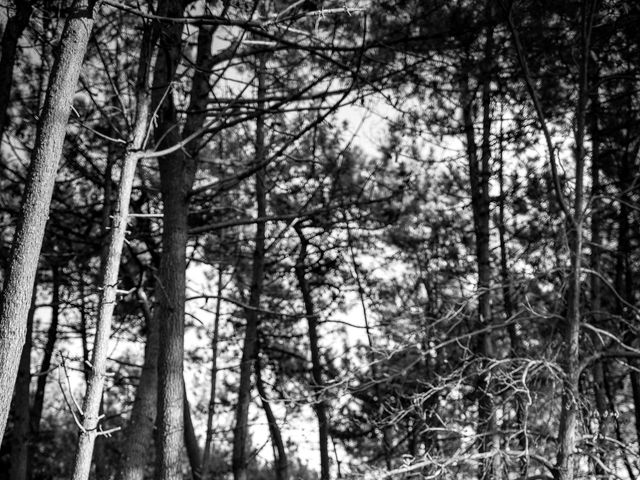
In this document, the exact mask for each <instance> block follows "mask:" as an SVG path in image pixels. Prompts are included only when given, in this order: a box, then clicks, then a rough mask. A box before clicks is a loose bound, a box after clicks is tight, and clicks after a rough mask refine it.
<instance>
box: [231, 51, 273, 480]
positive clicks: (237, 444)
mask: <svg viewBox="0 0 640 480" xmlns="http://www.w3.org/2000/svg"><path fill="white" fill-rule="evenodd" d="M264 67H265V58H264V56H261V57H260V65H259V67H258V68H259V71H258V111H262V110H263V108H264V101H263V98H264V95H265V83H264V82H265V80H264ZM265 153H266V152H265V141H264V116H263V115H259V116H258V118H257V120H256V158H255V161H256V164H258V165H259V164H261V163H262V162H263V161H264V159H265ZM255 179H256V203H257V207H258V208H257V210H258V211H257V217H258V218H264V217H265V216H266V214H267V193H266V189H265V170H264V168H262V169H260V170H258V172H256V175H255ZM264 242H265V223H264V222H257V223H256V236H255V249H254V251H253V269H252V275H251V292H250V295H249V306H250V307H251V308H250V309H247V310H246V317H247V326H246V329H245V337H244V345H243V348H242V360H241V362H240V385H239V387H238V404H237V406H236V424H235V428H234V431H233V458H232V470H233V478H234V480H247V463H248V462H247V439H248V437H249V404H250V403H251V375H252V373H253V370H254V368H253V366H254V362H255V359H256V356H257V355H258V321H259V318H258V312H257V310H256V309H258V308H259V307H260V296H261V295H262V283H263V279H264V278H263V277H264V255H265V245H264Z"/></svg>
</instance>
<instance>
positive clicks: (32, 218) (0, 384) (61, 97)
mask: <svg viewBox="0 0 640 480" xmlns="http://www.w3.org/2000/svg"><path fill="white" fill-rule="evenodd" d="M95 3H96V2H95V0H76V1H75V2H74V4H73V7H72V8H71V12H70V14H69V17H68V19H67V22H66V23H65V27H64V30H63V32H62V37H61V39H60V49H59V51H58V56H57V58H56V61H55V63H54V66H53V70H52V72H51V79H50V81H49V88H48V90H47V97H46V100H45V105H44V108H43V111H42V115H41V117H40V121H39V122H38V128H37V132H36V140H35V147H34V150H33V154H32V158H31V164H30V165H29V171H28V175H27V181H26V185H25V190H24V194H23V198H22V206H21V211H20V216H19V221H18V225H17V227H16V231H15V234H14V238H13V245H12V248H11V254H10V260H9V268H8V272H7V276H6V280H5V283H4V289H3V291H2V298H1V299H0V365H2V369H0V439H1V438H2V437H3V436H4V429H5V427H6V423H7V415H8V413H9V406H10V404H11V393H12V392H13V386H14V383H15V380H16V374H17V372H18V365H19V363H20V352H21V351H22V346H23V345H24V341H25V335H26V330H27V316H28V311H29V305H30V301H29V300H30V297H31V291H32V289H33V284H34V279H35V273H36V269H37V267H38V257H39V256H40V249H41V247H42V239H43V236H44V230H45V225H46V223H47V219H48V217H49V206H50V204H51V196H52V194H53V185H54V183H55V176H56V171H57V170H58V163H59V160H60V155H61V154H62V146H63V142H64V137H65V133H66V126H67V121H68V119H69V113H70V111H71V102H72V100H73V95H74V93H75V89H76V85H77V83H78V77H79V75H80V68H81V66H82V60H83V58H84V54H85V51H86V48H87V42H88V41H89V36H90V34H91V29H92V28H93V22H94V15H95V12H96V9H95Z"/></svg>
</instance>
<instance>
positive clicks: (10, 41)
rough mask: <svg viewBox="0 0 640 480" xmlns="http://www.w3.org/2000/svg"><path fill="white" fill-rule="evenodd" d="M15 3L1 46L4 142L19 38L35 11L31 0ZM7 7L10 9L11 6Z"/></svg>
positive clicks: (0, 96)
mask: <svg viewBox="0 0 640 480" xmlns="http://www.w3.org/2000/svg"><path fill="white" fill-rule="evenodd" d="M14 4H15V14H14V15H13V16H12V17H10V18H8V19H7V23H6V25H5V28H4V31H3V32H2V45H1V46H0V142H2V137H3V136H4V131H5V129H6V127H7V107H8V106H9V99H10V97H11V86H12V84H13V66H14V65H15V60H16V51H17V47H18V40H19V39H20V37H21V36H22V32H23V31H24V29H25V28H26V26H27V25H28V24H29V18H30V17H31V12H32V11H33V6H32V5H31V0H17V1H15V2H14ZM6 8H7V10H8V8H9V7H6Z"/></svg>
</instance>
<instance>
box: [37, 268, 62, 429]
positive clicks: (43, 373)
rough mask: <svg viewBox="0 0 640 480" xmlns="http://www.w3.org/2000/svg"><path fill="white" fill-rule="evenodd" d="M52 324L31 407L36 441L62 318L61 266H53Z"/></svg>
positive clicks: (48, 332)
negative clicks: (59, 323)
mask: <svg viewBox="0 0 640 480" xmlns="http://www.w3.org/2000/svg"><path fill="white" fill-rule="evenodd" d="M51 277H52V285H51V292H52V295H51V297H52V298H51V324H50V325H49V330H48V331H47V343H46V344H45V346H44V353H43V355H42V365H41V367H40V372H39V374H38V382H37V384H36V392H35V395H34V397H33V407H32V408H31V432H32V436H33V439H34V441H35V440H37V439H38V435H39V434H40V420H42V406H43V403H44V392H45V389H46V387H47V377H48V374H49V370H50V369H51V358H52V357H53V351H54V348H55V345H56V339H57V338H58V322H59V320H60V267H59V266H58V265H52V267H51Z"/></svg>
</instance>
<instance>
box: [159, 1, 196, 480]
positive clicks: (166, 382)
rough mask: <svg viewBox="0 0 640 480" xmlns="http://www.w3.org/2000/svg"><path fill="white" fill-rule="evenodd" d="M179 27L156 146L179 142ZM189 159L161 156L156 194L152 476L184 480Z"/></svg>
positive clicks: (168, 49) (170, 8) (171, 9)
mask: <svg viewBox="0 0 640 480" xmlns="http://www.w3.org/2000/svg"><path fill="white" fill-rule="evenodd" d="M159 12H160V13H162V14H163V15H168V16H172V17H179V16H181V15H182V10H181V6H180V5H179V4H178V2H169V1H165V2H162V3H161V5H159ZM181 37H182V26H181V25H175V24H170V25H163V26H162V31H161V33H160V42H159V47H158V48H159V49H158V60H157V63H156V71H155V75H154V89H153V94H154V102H153V103H154V105H158V106H159V110H158V126H157V127H156V129H155V138H156V142H158V143H159V145H158V147H159V148H164V147H169V146H172V145H174V144H176V143H178V142H179V141H180V134H179V132H178V121H177V114H176V111H175V108H174V105H173V99H172V96H171V93H170V91H169V89H170V88H171V84H172V82H173V80H174V75H175V71H176V68H177V65H178V63H179V62H180V55H181V40H182V39H181ZM188 163H190V160H189V159H187V158H186V155H185V154H184V152H183V151H182V150H179V151H176V152H175V153H173V154H170V155H167V156H165V157H161V158H160V159H159V161H158V164H159V169H160V192H161V195H162V204H163V213H164V216H163V230H162V257H161V259H160V270H159V274H158V285H157V288H156V291H157V294H156V302H157V306H156V308H157V309H158V321H159V331H160V337H159V338H160V342H159V350H160V352H162V354H161V355H160V356H159V357H158V410H157V412H158V413H157V415H158V418H157V428H158V430H157V448H158V451H157V455H156V478H157V479H158V480H177V479H182V448H183V443H184V431H183V429H184V424H183V420H184V411H183V407H184V399H183V357H184V343H183V342H184V303H185V269H186V255H185V250H186V245H187V240H188V237H187V207H188V201H187V193H188V190H189V185H188V179H187V170H188Z"/></svg>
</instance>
